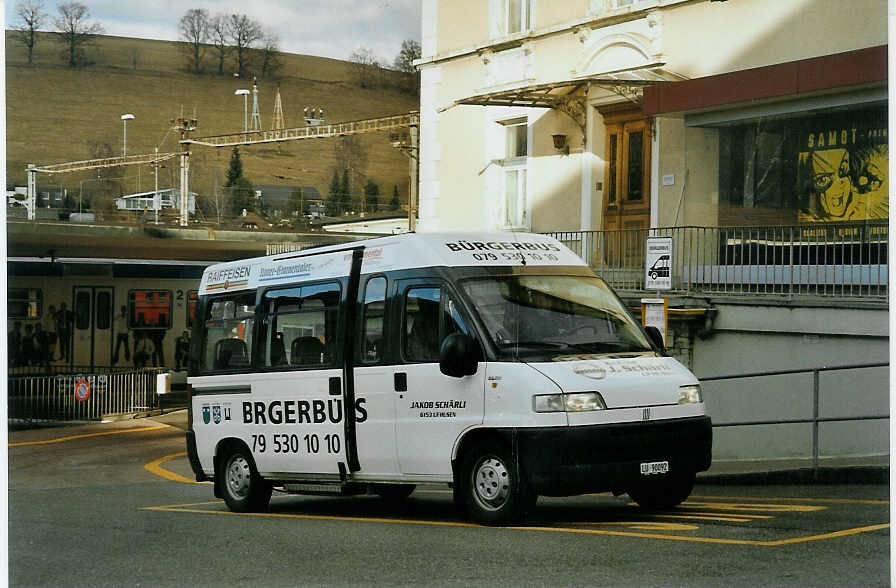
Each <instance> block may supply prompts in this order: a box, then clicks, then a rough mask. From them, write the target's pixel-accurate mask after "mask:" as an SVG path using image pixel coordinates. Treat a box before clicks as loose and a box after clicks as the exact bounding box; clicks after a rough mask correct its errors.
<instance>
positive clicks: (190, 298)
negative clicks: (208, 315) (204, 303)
mask: <svg viewBox="0 0 896 588" xmlns="http://www.w3.org/2000/svg"><path fill="white" fill-rule="evenodd" d="M197 308H199V292H198V291H197V290H190V291H189V292H187V328H188V329H192V328H193V323H195V322H196V309H197Z"/></svg>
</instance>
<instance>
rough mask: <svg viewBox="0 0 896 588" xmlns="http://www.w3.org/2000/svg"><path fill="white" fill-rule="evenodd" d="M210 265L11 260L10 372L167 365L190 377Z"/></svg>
mask: <svg viewBox="0 0 896 588" xmlns="http://www.w3.org/2000/svg"><path fill="white" fill-rule="evenodd" d="M211 263H213V262H195V261H161V260H132V259H87V258H80V259H75V258H55V259H51V258H15V257H10V258H9V259H8V263H7V272H8V275H7V343H8V358H9V367H10V368H12V369H11V373H13V372H21V371H29V372H59V371H64V370H66V369H81V370H84V369H90V370H99V369H103V368H108V367H130V366H133V367H163V368H167V369H169V370H171V371H173V372H176V376H175V377H176V379H177V380H182V379H184V378H185V372H186V369H187V358H188V354H189V340H190V330H191V329H192V325H193V321H194V320H195V318H196V302H197V291H198V289H199V280H200V278H201V277H202V271H203V269H205V267H206V266H207V265H209V264H211Z"/></svg>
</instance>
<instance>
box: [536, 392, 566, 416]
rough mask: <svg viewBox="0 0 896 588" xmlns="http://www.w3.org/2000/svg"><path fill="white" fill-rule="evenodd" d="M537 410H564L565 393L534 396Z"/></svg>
mask: <svg viewBox="0 0 896 588" xmlns="http://www.w3.org/2000/svg"><path fill="white" fill-rule="evenodd" d="M533 400H534V405H535V412H563V411H564V410H566V408H565V406H564V405H563V394H541V395H539V396H535V397H534V398H533Z"/></svg>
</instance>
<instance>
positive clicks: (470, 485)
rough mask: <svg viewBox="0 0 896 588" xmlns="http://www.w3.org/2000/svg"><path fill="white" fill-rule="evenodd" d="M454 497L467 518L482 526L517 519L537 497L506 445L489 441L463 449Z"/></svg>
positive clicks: (533, 503)
mask: <svg viewBox="0 0 896 588" xmlns="http://www.w3.org/2000/svg"><path fill="white" fill-rule="evenodd" d="M460 471H461V479H460V483H459V484H458V485H457V486H456V488H457V490H458V491H459V493H460V495H459V496H458V498H460V499H461V502H462V503H463V504H464V506H465V507H466V510H467V512H468V513H469V515H470V517H471V518H472V519H473V520H474V521H476V522H478V523H483V524H486V525H503V524H512V523H516V522H519V521H521V520H522V519H524V518H525V516H526V514H528V512H529V511H530V510H532V508H533V507H534V506H535V501H536V500H537V498H538V496H537V495H536V494H534V493H533V492H532V490H531V488H530V487H529V484H528V481H527V480H526V479H525V476H524V475H523V471H522V469H521V468H520V465H519V460H516V459H513V456H512V454H511V452H510V450H509V449H508V448H506V447H505V446H504V445H503V444H501V443H498V442H497V441H490V442H488V443H485V444H483V445H480V446H478V447H475V448H473V449H471V450H470V451H468V452H467V454H466V455H465V456H464V459H463V462H462V464H461V470H460Z"/></svg>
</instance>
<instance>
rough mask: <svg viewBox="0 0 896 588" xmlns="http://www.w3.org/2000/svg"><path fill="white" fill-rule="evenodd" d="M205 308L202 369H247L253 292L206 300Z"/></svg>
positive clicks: (252, 319)
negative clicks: (207, 301)
mask: <svg viewBox="0 0 896 588" xmlns="http://www.w3.org/2000/svg"><path fill="white" fill-rule="evenodd" d="M206 308H207V310H206V316H205V340H204V342H203V346H204V349H203V350H202V355H201V357H202V370H203V371H219V370H220V371H229V370H237V369H245V368H248V367H249V366H250V365H251V361H250V353H251V352H252V335H253V333H252V330H253V327H254V326H255V294H254V292H253V293H248V294H246V293H243V294H237V295H235V296H227V297H222V298H217V299H215V300H210V301H209V303H208V306H207V307H206Z"/></svg>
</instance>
